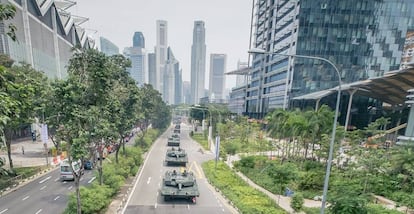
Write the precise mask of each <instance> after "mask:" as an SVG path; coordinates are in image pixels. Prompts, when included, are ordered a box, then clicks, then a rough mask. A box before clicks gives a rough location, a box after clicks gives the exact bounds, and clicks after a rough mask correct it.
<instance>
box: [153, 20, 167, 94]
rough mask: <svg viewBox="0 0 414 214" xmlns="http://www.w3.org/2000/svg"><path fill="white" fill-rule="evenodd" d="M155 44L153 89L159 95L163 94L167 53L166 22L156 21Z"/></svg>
mask: <svg viewBox="0 0 414 214" xmlns="http://www.w3.org/2000/svg"><path fill="white" fill-rule="evenodd" d="M156 31H157V43H156V46H155V60H156V67H155V69H156V72H155V79H156V80H155V85H154V87H155V89H157V90H158V91H159V92H160V93H163V91H164V88H163V83H164V73H163V72H164V65H165V61H166V60H167V51H168V37H167V32H168V25H167V21H163V20H157V30H156Z"/></svg>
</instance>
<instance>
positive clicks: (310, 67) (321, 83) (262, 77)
mask: <svg viewBox="0 0 414 214" xmlns="http://www.w3.org/2000/svg"><path fill="white" fill-rule="evenodd" d="M254 7H255V8H254V11H255V12H254V15H255V25H254V26H255V28H254V38H255V39H254V42H253V47H254V48H260V49H264V50H265V51H268V52H274V53H282V54H283V53H284V54H295V55H307V56H317V57H323V58H325V59H328V60H330V61H331V62H332V63H334V64H335V65H336V66H337V67H338V69H339V70H340V73H341V80H342V82H343V83H351V82H355V81H358V80H364V79H367V78H370V77H377V76H382V75H384V74H385V73H386V72H388V71H391V70H397V69H398V68H399V67H400V64H401V59H402V53H403V47H404V44H405V41H406V34H407V32H410V31H412V29H413V27H414V26H413V25H414V22H413V16H414V1H410V0H385V1H372V0H347V1H334V0H328V1H321V0H317V1H315V0H300V1H289V0H272V1H268V0H258V1H256V3H255V6H254ZM250 74H251V75H250V80H249V87H248V89H247V92H246V94H247V97H246V102H247V103H246V112H247V114H248V115H250V116H252V117H263V116H264V115H265V114H266V113H267V112H269V111H270V110H272V109H274V108H288V107H289V103H290V100H291V99H292V98H293V97H296V96H299V95H303V94H308V93H311V92H315V91H320V90H323V89H328V88H332V87H335V86H337V85H338V75H337V74H336V72H335V70H334V68H333V67H332V65H330V64H328V63H326V62H323V61H321V60H313V59H306V58H298V57H286V56H280V55H279V56H277V55H274V54H273V55H267V54H253V61H252V70H251V73H250Z"/></svg>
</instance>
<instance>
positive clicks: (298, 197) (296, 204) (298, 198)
mask: <svg viewBox="0 0 414 214" xmlns="http://www.w3.org/2000/svg"><path fill="white" fill-rule="evenodd" d="M303 203H305V199H303V195H302V194H301V193H299V192H295V194H293V197H292V201H290V207H292V208H293V210H295V211H296V212H298V211H300V210H301V209H302V207H303Z"/></svg>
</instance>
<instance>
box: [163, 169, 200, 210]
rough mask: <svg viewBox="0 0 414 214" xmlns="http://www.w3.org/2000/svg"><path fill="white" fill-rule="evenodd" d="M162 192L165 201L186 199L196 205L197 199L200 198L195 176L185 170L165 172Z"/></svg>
mask: <svg viewBox="0 0 414 214" xmlns="http://www.w3.org/2000/svg"><path fill="white" fill-rule="evenodd" d="M160 191H161V196H164V200H165V201H169V200H173V199H185V200H189V201H190V202H192V203H196V197H199V196H200V192H199V190H198V185H197V181H196V179H195V176H194V174H193V173H192V172H187V171H185V170H184V172H177V171H176V170H173V171H167V172H165V175H164V178H163V179H162V187H161V190H160Z"/></svg>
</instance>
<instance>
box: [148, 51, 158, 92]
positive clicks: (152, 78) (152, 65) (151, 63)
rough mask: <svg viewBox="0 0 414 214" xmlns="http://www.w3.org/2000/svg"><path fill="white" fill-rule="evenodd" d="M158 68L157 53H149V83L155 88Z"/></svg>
mask: <svg viewBox="0 0 414 214" xmlns="http://www.w3.org/2000/svg"><path fill="white" fill-rule="evenodd" d="M156 66H157V64H156V61H155V53H148V83H149V84H151V85H152V86H153V88H155V85H156V77H155V72H156V71H157V69H156Z"/></svg>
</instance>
